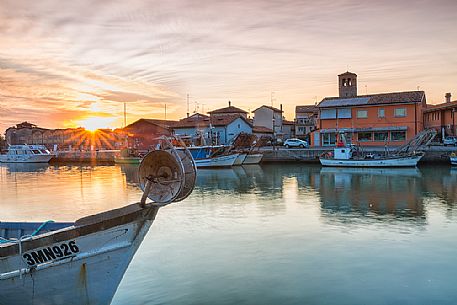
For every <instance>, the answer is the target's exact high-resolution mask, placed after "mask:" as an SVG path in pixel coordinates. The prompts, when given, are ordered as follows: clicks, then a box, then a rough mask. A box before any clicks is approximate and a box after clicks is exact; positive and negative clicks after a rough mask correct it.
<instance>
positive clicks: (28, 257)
mask: <svg viewBox="0 0 457 305" xmlns="http://www.w3.org/2000/svg"><path fill="white" fill-rule="evenodd" d="M139 177H140V187H141V188H142V189H143V191H144V194H143V197H142V198H141V201H140V202H139V203H136V204H131V205H128V206H126V207H123V208H120V209H114V210H111V211H107V212H103V213H100V214H96V215H93V216H88V217H85V218H82V219H79V220H76V221H75V222H74V223H53V222H45V223H43V224H42V225H40V224H37V223H26V222H21V223H5V222H0V296H1V297H0V304H2V305H22V304H48V305H57V304H73V305H82V304H110V303H111V300H112V298H113V296H114V294H115V292H116V290H117V287H118V285H119V283H120V282H121V280H122V277H123V275H124V273H125V271H126V269H127V267H128V265H129V263H130V261H131V260H132V258H133V256H134V254H135V252H136V251H137V249H138V248H139V246H140V244H141V242H142V240H143V238H144V237H145V235H146V233H147V232H148V229H149V227H150V226H151V225H152V223H153V221H154V218H155V217H156V215H157V212H158V210H159V208H160V207H161V206H164V205H167V204H169V203H172V202H177V201H181V200H183V199H185V198H186V197H187V196H188V195H189V194H190V193H191V192H192V190H193V188H194V185H195V179H196V168H195V163H194V161H193V159H192V157H191V155H190V153H189V152H188V151H185V150H184V151H182V150H181V151H177V150H175V149H174V148H173V147H172V146H171V147H170V146H169V147H168V148H166V149H163V150H160V151H159V150H158V151H152V152H150V153H149V154H148V155H147V156H146V157H145V158H144V159H143V161H142V163H141V165H140V168H139ZM147 197H149V198H150V199H151V200H152V202H149V203H147V202H146V198H147Z"/></svg>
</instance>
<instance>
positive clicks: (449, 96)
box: [445, 92, 451, 103]
mask: <svg viewBox="0 0 457 305" xmlns="http://www.w3.org/2000/svg"><path fill="white" fill-rule="evenodd" d="M445 97H446V103H450V102H451V93H450V92H448V93H446V95H445Z"/></svg>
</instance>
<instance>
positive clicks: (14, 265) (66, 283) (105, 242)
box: [0, 211, 157, 305]
mask: <svg viewBox="0 0 457 305" xmlns="http://www.w3.org/2000/svg"><path fill="white" fill-rule="evenodd" d="M156 212H157V211H155V213H156ZM136 213H137V212H136ZM139 213H141V211H139ZM154 216H155V214H153V215H152V216H148V217H147V219H144V217H143V218H142V219H137V220H134V221H132V222H127V223H124V224H121V225H116V226H114V227H111V228H109V229H106V230H101V231H97V232H94V233H91V234H87V235H84V230H85V229H84V230H82V231H81V232H79V233H78V234H76V235H74V234H72V233H71V232H69V233H64V234H67V235H69V236H70V237H73V238H70V239H67V240H59V241H58V242H55V243H50V244H46V243H43V244H42V245H41V248H40V247H39V248H34V249H27V248H25V250H24V252H23V255H22V257H23V258H24V259H22V258H21V257H20V256H19V255H18V254H16V255H13V256H7V257H6V258H5V257H0V296H1V298H0V304H1V305H23V304H47V305H60V304H62V305H63V304H65V305H82V304H110V303H111V300H112V298H113V296H114V294H115V292H116V290H117V287H118V286H119V283H120V281H121V280H122V277H123V275H124V273H125V271H126V270H127V267H128V265H129V263H130V261H131V260H132V258H133V256H134V254H135V252H136V251H137V249H138V247H139V246H140V244H141V242H142V240H143V238H144V236H145V235H146V233H147V231H148V229H149V227H150V226H151V224H152V222H153V218H154ZM120 217H125V218H128V217H132V215H131V214H130V215H121V216H120ZM118 219H119V218H118ZM91 225H92V224H89V225H88V226H87V230H90V226H91ZM71 230H77V229H75V227H73V226H71V227H69V228H66V229H62V230H59V231H71ZM59 231H55V232H59ZM55 232H54V233H53V234H56V233H55ZM47 234H50V233H47ZM78 235H81V236H78ZM26 243H27V242H23V245H26ZM71 243H73V246H74V245H77V249H78V252H77V253H75V252H72V251H73V250H74V249H73V250H71V251H70V250H68V251H69V252H72V253H71V254H72V255H71V256H68V257H65V258H61V259H60V260H52V259H50V260H49V261H47V262H44V263H39V264H36V266H33V268H31V267H30V266H28V265H27V264H28V262H29V261H28V259H31V260H32V262H37V258H36V257H39V256H37V254H36V253H39V251H40V249H53V248H55V247H57V248H61V249H63V248H62V245H64V244H67V245H69V244H70V245H71ZM70 249H71V247H70ZM43 251H44V250H43ZM52 251H55V250H52ZM33 253H35V256H33ZM55 253H56V252H54V254H55ZM28 254H30V257H31V258H30V257H27V259H26V257H24V256H26V255H28ZM48 258H49V257H48ZM41 259H42V260H44V259H46V257H44V259H43V257H42V258H41Z"/></svg>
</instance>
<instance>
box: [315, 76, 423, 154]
mask: <svg viewBox="0 0 457 305" xmlns="http://www.w3.org/2000/svg"><path fill="white" fill-rule="evenodd" d="M338 81H339V91H340V96H339V97H326V98H324V99H323V100H322V101H321V102H320V103H319V104H318V108H319V115H318V116H319V122H318V128H319V129H318V130H317V131H314V132H313V134H312V141H311V144H312V145H315V146H320V145H323V146H327V145H335V142H336V134H337V133H344V134H345V135H346V139H347V140H348V141H349V142H352V143H359V144H362V145H364V146H369V145H376V146H383V145H392V146H398V145H402V144H404V143H405V142H406V141H408V140H410V139H412V138H413V137H414V136H415V135H416V134H417V133H419V132H420V131H422V130H423V129H424V124H423V118H422V112H423V109H425V107H426V99H425V93H424V91H407V92H392V93H381V94H370V95H361V96H360V95H357V75H356V74H354V73H350V72H346V73H343V74H340V75H339V76H338Z"/></svg>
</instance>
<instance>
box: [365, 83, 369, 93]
mask: <svg viewBox="0 0 457 305" xmlns="http://www.w3.org/2000/svg"><path fill="white" fill-rule="evenodd" d="M365 95H368V86H367V85H365Z"/></svg>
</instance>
